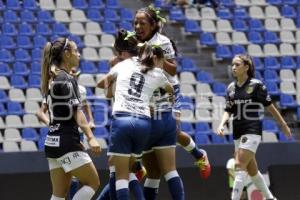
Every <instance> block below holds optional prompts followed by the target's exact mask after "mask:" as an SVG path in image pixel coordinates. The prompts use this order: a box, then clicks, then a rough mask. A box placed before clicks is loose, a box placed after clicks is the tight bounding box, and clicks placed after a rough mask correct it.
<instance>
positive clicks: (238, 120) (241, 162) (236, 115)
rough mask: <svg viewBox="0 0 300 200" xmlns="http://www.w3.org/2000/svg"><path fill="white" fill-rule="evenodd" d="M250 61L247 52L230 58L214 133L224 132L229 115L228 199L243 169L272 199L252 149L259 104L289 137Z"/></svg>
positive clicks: (257, 136) (239, 186)
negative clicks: (231, 164) (231, 166)
mask: <svg viewBox="0 0 300 200" xmlns="http://www.w3.org/2000/svg"><path fill="white" fill-rule="evenodd" d="M254 72H255V69H254V65H253V62H252V59H251V57H250V56H248V55H236V56H235V57H234V58H233V61H232V74H233V76H234V78H235V79H236V80H235V81H234V82H232V83H230V84H229V86H228V88H227V99H226V108H225V112H224V114H223V117H222V121H221V123H220V125H219V128H218V130H217V134H219V135H224V125H225V123H226V122H227V121H228V119H229V117H230V115H233V139H234V144H235V161H236V164H235V165H236V167H235V170H236V172H235V179H234V184H233V190H232V194H231V199H232V200H238V199H240V196H241V193H242V191H243V187H244V183H245V179H246V177H247V173H248V174H249V175H250V176H251V179H252V182H253V183H254V184H255V186H256V187H257V188H258V189H259V190H261V192H262V193H263V195H264V197H265V198H266V199H276V198H275V197H274V196H273V195H272V193H271V191H270V190H269V188H268V187H267V185H266V183H265V181H264V178H263V176H262V174H261V173H260V172H259V171H258V167H257V163H256V159H255V153H256V150H257V147H258V145H259V143H260V141H261V135H262V122H261V119H262V117H263V116H262V115H261V111H262V110H263V107H266V108H267V110H268V111H269V112H270V113H271V114H272V115H273V117H274V118H275V119H276V121H277V122H278V123H279V124H280V126H281V128H282V130H283V133H284V134H285V135H286V136H287V137H291V131H290V128H289V127H288V126H287V123H286V122H285V120H284V119H283V118H282V116H281V115H280V113H279V112H278V111H277V109H276V108H275V106H274V105H273V104H272V101H271V98H270V96H269V95H268V92H267V89H266V86H265V85H264V84H263V83H262V82H261V81H259V80H257V79H255V78H254Z"/></svg>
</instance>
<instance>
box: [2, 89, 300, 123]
mask: <svg viewBox="0 0 300 200" xmlns="http://www.w3.org/2000/svg"><path fill="white" fill-rule="evenodd" d="M0 96H1V95H0ZM0 99H1V97H0ZM0 101H1V100H0ZM297 120H298V121H300V106H298V108H297Z"/></svg>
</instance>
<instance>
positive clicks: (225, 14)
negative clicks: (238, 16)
mask: <svg viewBox="0 0 300 200" xmlns="http://www.w3.org/2000/svg"><path fill="white" fill-rule="evenodd" d="M217 16H218V17H219V18H220V19H228V20H231V19H233V15H232V13H231V11H230V9H229V8H220V9H218V12H217Z"/></svg>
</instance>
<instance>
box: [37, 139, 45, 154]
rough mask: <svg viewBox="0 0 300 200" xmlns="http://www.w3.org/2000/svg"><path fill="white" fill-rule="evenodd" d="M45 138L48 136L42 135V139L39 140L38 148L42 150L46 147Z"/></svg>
mask: <svg viewBox="0 0 300 200" xmlns="http://www.w3.org/2000/svg"><path fill="white" fill-rule="evenodd" d="M45 139H46V137H40V139H39V141H38V148H39V150H40V151H44V149H45Z"/></svg>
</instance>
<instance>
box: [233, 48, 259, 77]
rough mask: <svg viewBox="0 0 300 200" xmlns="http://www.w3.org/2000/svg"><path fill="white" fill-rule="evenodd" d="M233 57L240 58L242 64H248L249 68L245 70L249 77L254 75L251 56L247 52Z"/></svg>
mask: <svg viewBox="0 0 300 200" xmlns="http://www.w3.org/2000/svg"><path fill="white" fill-rule="evenodd" d="M235 57H238V58H240V59H241V60H242V61H243V63H244V65H248V67H249V69H248V71H247V75H248V76H249V78H254V77H255V66H254V64H253V61H252V58H251V56H250V55H248V54H238V55H236V56H235Z"/></svg>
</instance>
